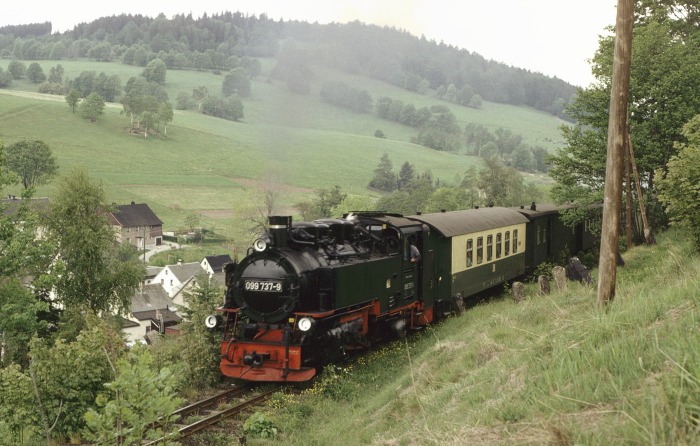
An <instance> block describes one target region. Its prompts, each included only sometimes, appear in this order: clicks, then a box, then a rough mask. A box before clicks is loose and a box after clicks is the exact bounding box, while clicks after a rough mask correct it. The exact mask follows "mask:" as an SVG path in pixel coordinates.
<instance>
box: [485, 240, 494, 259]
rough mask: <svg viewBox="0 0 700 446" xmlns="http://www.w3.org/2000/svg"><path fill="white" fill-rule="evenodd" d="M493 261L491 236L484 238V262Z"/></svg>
mask: <svg viewBox="0 0 700 446" xmlns="http://www.w3.org/2000/svg"><path fill="white" fill-rule="evenodd" d="M491 259H493V235H489V236H488V237H486V261H487V262H490V261H491Z"/></svg>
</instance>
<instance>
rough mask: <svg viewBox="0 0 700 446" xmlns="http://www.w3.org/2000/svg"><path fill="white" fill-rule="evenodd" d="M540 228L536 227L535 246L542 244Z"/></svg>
mask: <svg viewBox="0 0 700 446" xmlns="http://www.w3.org/2000/svg"><path fill="white" fill-rule="evenodd" d="M541 231H542V227H541V226H540V225H537V244H538V245H539V244H540V243H541V242H542V235H541V234H542V232H541Z"/></svg>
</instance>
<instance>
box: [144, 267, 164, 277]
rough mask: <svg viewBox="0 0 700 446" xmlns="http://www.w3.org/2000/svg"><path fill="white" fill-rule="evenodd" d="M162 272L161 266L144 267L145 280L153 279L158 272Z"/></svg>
mask: <svg viewBox="0 0 700 446" xmlns="http://www.w3.org/2000/svg"><path fill="white" fill-rule="evenodd" d="M162 270H163V267H162V266H150V265H149V266H147V267H146V275H145V276H144V277H146V278H153V277H155V276H157V275H158V273H159V272H161V271H162Z"/></svg>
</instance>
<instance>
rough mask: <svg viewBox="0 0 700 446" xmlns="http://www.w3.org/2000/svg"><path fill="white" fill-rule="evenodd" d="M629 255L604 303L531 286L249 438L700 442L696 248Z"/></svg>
mask: <svg viewBox="0 0 700 446" xmlns="http://www.w3.org/2000/svg"><path fill="white" fill-rule="evenodd" d="M623 257H624V259H625V261H626V266H624V267H622V268H620V269H619V270H618V286H617V295H616V298H615V300H614V302H613V303H612V304H611V305H610V307H609V308H608V309H607V310H605V311H603V310H600V309H598V308H597V306H596V303H595V301H596V290H595V287H587V286H582V285H579V284H576V283H569V287H568V290H567V291H565V292H553V293H552V294H551V295H549V296H537V295H536V290H535V288H534V285H530V286H529V287H528V295H529V298H528V299H527V300H526V301H525V302H523V303H520V304H516V303H514V302H513V301H512V300H511V299H509V298H507V297H503V298H497V299H496V300H494V301H491V302H489V303H485V304H480V305H477V306H475V307H473V308H471V309H468V310H467V311H466V312H465V313H464V314H463V315H462V316H460V317H453V318H451V319H448V320H447V321H445V322H443V323H441V324H439V325H438V326H435V327H432V328H430V329H429V330H428V331H427V332H425V333H422V334H417V335H414V336H411V337H409V338H408V339H407V340H406V341H405V342H404V341H396V342H394V343H393V344H391V345H388V346H384V347H381V348H379V349H377V350H375V351H373V352H370V353H369V354H366V355H364V356H362V357H360V358H359V359H357V360H355V361H353V362H350V363H348V364H343V365H340V366H336V367H329V368H327V369H326V370H325V372H324V373H323V375H322V377H321V378H320V379H319V381H318V382H317V383H316V384H315V385H314V386H313V388H311V389H309V390H307V391H306V392H304V394H303V395H301V396H286V397H282V396H280V397H279V398H277V399H276V400H275V401H274V402H273V403H272V404H270V406H269V407H268V409H267V410H266V411H265V413H266V416H267V419H268V420H269V421H270V422H271V423H272V425H273V426H275V427H277V428H278V430H279V434H278V436H277V438H275V439H274V440H267V441H266V440H260V439H254V438H251V436H249V438H248V442H247V444H251V445H267V444H270V445H271V444H275V445H277V444H285V445H326V444H334V445H357V444H366V445H391V446H395V445H441V446H442V445H464V444H474V445H477V444H478V445H525V444H528V445H543V444H551V445H574V444H586V445H611V444H635V445H636V444H639V445H642V444H643V445H650V444H664V445H672V444H677V445H691V444H699V443H700V430H699V428H698V426H699V423H698V422H699V421H700V343H698V342H697V341H698V337H699V335H700V331H699V330H700V327H699V326H698V321H699V320H700V319H699V317H700V314H699V313H698V306H699V304H700V294H699V293H698V290H699V289H700V257H698V254H697V252H694V251H693V248H692V245H691V241H690V238H689V236H688V234H686V233H684V232H680V231H676V230H671V231H669V232H667V233H664V234H660V236H659V243H658V244H657V245H655V246H642V247H636V248H633V249H632V250H630V251H628V252H627V253H625V254H624V256H623ZM593 275H594V277H595V276H596V275H597V274H596V271H593ZM339 414H342V416H340V415H339ZM339 432H343V433H346V434H344V435H338V433H339ZM214 440H215V439H214V438H210V443H209V444H211V445H218V444H222V445H223V444H229V443H227V442H226V440H225V439H221V440H222V441H221V442H220V443H219V442H216V441H214Z"/></svg>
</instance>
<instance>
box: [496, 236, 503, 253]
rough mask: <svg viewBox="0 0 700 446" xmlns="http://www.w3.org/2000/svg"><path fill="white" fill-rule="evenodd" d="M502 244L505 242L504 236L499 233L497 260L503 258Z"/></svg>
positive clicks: (497, 238) (497, 237)
mask: <svg viewBox="0 0 700 446" xmlns="http://www.w3.org/2000/svg"><path fill="white" fill-rule="evenodd" d="M502 242H503V240H502V235H501V233H500V232H499V233H498V234H496V258H497V259H500V258H501V251H502V249H503V248H502V246H501V245H502V244H503V243H502Z"/></svg>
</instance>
